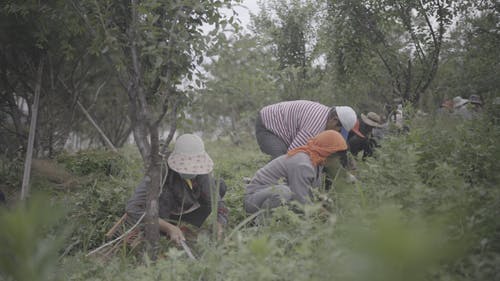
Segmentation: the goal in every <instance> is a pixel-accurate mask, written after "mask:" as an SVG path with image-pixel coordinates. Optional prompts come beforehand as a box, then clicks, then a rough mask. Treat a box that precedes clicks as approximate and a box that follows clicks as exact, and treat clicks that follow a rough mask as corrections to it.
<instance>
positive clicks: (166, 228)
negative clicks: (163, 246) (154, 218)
mask: <svg viewBox="0 0 500 281" xmlns="http://www.w3.org/2000/svg"><path fill="white" fill-rule="evenodd" d="M158 224H159V225H160V231H161V232H163V233H165V234H168V236H169V237H170V239H171V240H172V241H174V242H175V243H177V245H180V244H181V241H185V240H186V238H184V234H183V233H182V230H181V229H180V228H178V227H177V226H176V225H174V224H171V223H169V222H168V221H165V220H163V219H162V218H158Z"/></svg>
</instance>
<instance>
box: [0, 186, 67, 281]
mask: <svg viewBox="0 0 500 281" xmlns="http://www.w3.org/2000/svg"><path fill="white" fill-rule="evenodd" d="M51 201H52V200H51V199H50V198H48V197H47V196H42V195H41V194H38V195H33V196H32V197H30V198H29V199H28V201H27V202H18V204H17V205H16V206H14V207H13V208H12V209H9V210H7V209H0V225H1V227H0V241H2V246H1V247H0V279H2V280H11V279H12V280H19V281H23V280H26V281H31V280H40V281H42V280H56V279H57V276H56V275H54V273H55V268H56V266H57V264H58V258H59V251H60V250H61V249H62V246H63V242H64V240H65V238H66V237H67V234H68V231H67V230H68V226H64V225H60V224H59V222H60V219H61V218H62V217H64V211H63V209H62V208H61V207H60V206H57V205H55V204H54V203H52V202H51Z"/></svg>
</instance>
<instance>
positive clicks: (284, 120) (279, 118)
mask: <svg viewBox="0 0 500 281" xmlns="http://www.w3.org/2000/svg"><path fill="white" fill-rule="evenodd" d="M329 112H330V108H329V107H328V106H325V105H322V104H320V103H317V102H313V101H307V100H296V101H285V102H280V103H276V104H271V105H268V106H266V107H264V108H262V110H261V111H260V114H261V117H262V121H263V123H264V125H265V126H266V128H268V129H269V130H270V131H272V132H274V133H275V134H276V135H278V136H280V137H281V138H282V139H283V140H284V141H285V143H286V145H287V146H289V149H292V148H295V147H297V146H300V145H302V144H304V143H306V142H307V140H308V139H309V138H311V137H313V136H314V135H316V134H318V133H320V132H321V131H323V130H324V128H325V124H326V121H327V119H328V113H329ZM304 132H308V133H309V134H311V135H305V134H304ZM294 141H295V143H294ZM299 143H300V144H299Z"/></svg>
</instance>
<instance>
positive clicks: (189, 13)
mask: <svg viewBox="0 0 500 281" xmlns="http://www.w3.org/2000/svg"><path fill="white" fill-rule="evenodd" d="M230 2H231V1H229V0H220V1H219V0H209V1H206V0H203V1H202V0H199V1H198V0H194V1H166V0H144V1H141V0H130V1H118V0H103V1H90V0H89V1H76V0H73V1H72V3H73V5H74V8H75V10H76V11H77V12H78V13H79V14H80V16H81V18H82V19H83V20H84V21H85V24H86V27H87V29H88V32H89V33H90V34H91V35H92V37H93V41H92V43H93V46H92V51H93V52H94V53H95V54H100V55H102V56H103V57H104V58H105V59H106V60H107V61H108V63H109V64H110V66H112V68H113V71H114V73H115V75H116V77H117V78H118V80H119V82H120V85H121V87H122V89H123V92H124V93H125V96H124V97H126V98H127V100H128V111H129V118H130V120H131V123H132V128H133V130H132V131H133V135H134V139H135V143H136V145H137V147H138V149H139V152H140V154H141V156H142V159H143V161H144V166H145V169H146V181H147V184H148V186H149V189H148V195H147V204H146V216H145V221H146V223H145V225H146V228H145V231H146V240H147V242H148V247H147V248H148V252H149V254H150V257H152V258H153V259H155V258H156V255H157V251H158V240H159V226H158V209H159V207H158V195H159V190H160V189H159V188H160V182H161V178H160V174H161V171H160V169H161V165H160V161H161V158H160V154H159V152H160V151H159V149H160V134H159V128H160V125H161V122H162V120H163V119H164V117H165V116H166V115H168V116H170V134H169V137H168V139H167V140H166V144H165V146H167V145H168V143H169V142H170V140H171V139H172V137H173V134H174V131H175V126H176V118H177V109H178V108H179V106H180V105H182V101H183V97H184V94H183V92H182V91H180V90H179V88H178V85H180V84H181V81H182V79H184V78H186V77H187V79H190V78H192V77H193V76H192V73H193V72H194V71H195V61H198V63H201V61H202V57H203V50H204V49H205V48H206V46H207V44H208V43H209V37H207V36H204V34H203V31H202V29H201V27H202V25H203V24H210V25H214V26H215V28H216V30H217V29H218V28H219V27H221V26H223V25H224V24H226V23H228V21H226V20H223V17H222V15H221V13H220V8H222V7H224V6H226V7H227V6H229V5H230ZM229 21H231V22H232V20H231V19H230V20H229ZM214 33H215V32H214Z"/></svg>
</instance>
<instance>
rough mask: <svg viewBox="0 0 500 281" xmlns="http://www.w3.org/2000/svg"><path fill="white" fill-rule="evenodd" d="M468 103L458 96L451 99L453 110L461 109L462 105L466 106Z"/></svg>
mask: <svg viewBox="0 0 500 281" xmlns="http://www.w3.org/2000/svg"><path fill="white" fill-rule="evenodd" d="M468 102H469V100H468V99H464V98H462V97H460V96H458V97H454V98H453V107H454V108H457V107H461V106H462V105H464V104H466V103H468Z"/></svg>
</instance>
